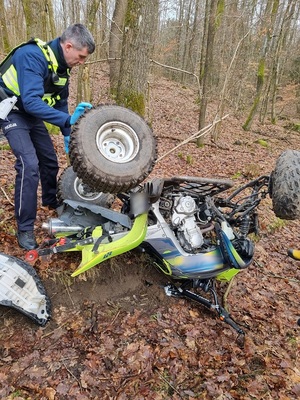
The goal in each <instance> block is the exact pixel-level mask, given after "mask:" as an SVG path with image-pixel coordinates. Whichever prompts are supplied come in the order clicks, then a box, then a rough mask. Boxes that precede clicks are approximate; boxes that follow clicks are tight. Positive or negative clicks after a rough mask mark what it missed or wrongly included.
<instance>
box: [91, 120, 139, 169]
mask: <svg viewBox="0 0 300 400" xmlns="http://www.w3.org/2000/svg"><path fill="white" fill-rule="evenodd" d="M96 141H97V147H98V150H99V151H100V153H101V154H102V155H103V156H104V157H105V158H106V159H107V160H110V161H113V162H116V163H126V162H129V161H131V160H133V159H134V158H135V157H136V155H137V154H138V152H139V148H140V146H139V140H138V137H137V134H136V133H135V132H134V130H133V129H132V128H131V127H130V126H128V125H127V124H123V123H122V122H109V123H107V124H104V125H103V126H102V127H101V128H100V129H99V130H98V133H97V136H96Z"/></svg>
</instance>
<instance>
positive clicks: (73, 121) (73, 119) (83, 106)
mask: <svg viewBox="0 0 300 400" xmlns="http://www.w3.org/2000/svg"><path fill="white" fill-rule="evenodd" d="M92 107H93V106H92V104H90V103H79V104H78V105H77V107H76V108H75V111H74V113H73V114H72V116H71V119H70V124H71V125H74V124H76V122H77V121H78V119H79V118H80V117H81V116H82V115H83V114H84V112H85V109H86V108H92Z"/></svg>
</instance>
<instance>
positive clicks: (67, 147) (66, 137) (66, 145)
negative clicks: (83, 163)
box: [64, 136, 70, 154]
mask: <svg viewBox="0 0 300 400" xmlns="http://www.w3.org/2000/svg"><path fill="white" fill-rule="evenodd" d="M69 143H70V136H64V144H65V152H66V154H69Z"/></svg>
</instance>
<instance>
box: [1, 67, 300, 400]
mask: <svg viewBox="0 0 300 400" xmlns="http://www.w3.org/2000/svg"><path fill="white" fill-rule="evenodd" d="M99 82H100V83H99V98H98V99H97V103H107V102H110V100H109V96H108V95H107V82H108V76H107V74H106V73H105V71H101V73H100V74H99ZM150 87H151V96H150V103H149V109H148V113H147V119H148V120H149V122H150V123H151V126H152V127H153V131H154V134H155V135H156V137H157V140H158V162H157V164H156V166H155V168H154V170H153V172H152V173H151V176H150V177H149V178H151V177H154V176H159V177H163V176H172V175H192V176H201V177H213V178H226V179H227V178H229V179H233V180H234V181H235V182H236V186H238V185H239V184H241V183H245V182H247V181H249V180H251V179H253V178H256V177H258V176H260V175H264V174H269V173H270V172H271V171H272V170H273V168H274V166H275V162H276V159H277V157H278V156H279V155H280V154H281V152H282V151H284V150H285V149H298V148H299V133H297V132H295V131H293V130H291V129H290V127H291V126H292V125H291V124H292V123H294V122H299V120H297V118H299V115H298V116H297V114H296V110H295V106H294V104H295V102H294V92H295V88H294V87H289V88H287V89H285V90H284V91H283V92H282V93H281V96H280V98H279V99H278V105H277V108H278V110H280V116H281V118H280V119H279V121H278V123H277V124H276V125H272V124H267V123H266V124H264V125H261V124H258V123H257V122H256V123H254V124H253V126H252V129H251V131H249V132H245V131H244V130H243V129H242V124H243V123H244V119H245V115H243V116H240V117H239V116H236V115H234V114H231V113H229V115H228V117H226V118H225V119H224V120H223V122H222V125H221V128H220V131H219V136H218V139H217V141H212V140H211V137H210V135H207V136H205V146H204V147H202V148H198V147H197V146H196V145H195V143H194V142H193V141H190V142H189V143H187V144H185V145H183V146H181V147H179V148H178V149H176V150H175V151H173V152H172V153H171V154H169V155H166V156H165V154H166V152H167V151H168V150H170V149H172V148H174V147H175V146H177V145H178V144H180V143H181V142H182V141H183V140H184V139H187V138H188V137H190V136H191V135H192V134H193V133H195V132H197V121H198V112H199V110H198V105H197V104H196V101H195V99H196V92H195V91H194V90H192V89H188V88H186V87H183V86H182V85H180V84H177V83H174V82H170V81H168V80H166V79H163V78H160V79H157V78H155V79H154V78H153V79H152V80H151V82H150ZM74 104H75V100H74V99H73V105H74ZM213 118H214V107H213V106H211V105H210V106H209V110H208V118H207V121H208V122H212V120H213ZM260 139H263V140H264V143H265V144H266V145H262V144H260V143H261V142H260V141H259V140H260ZM53 140H54V143H55V146H56V149H57V153H58V156H59V160H60V166H61V171H62V170H63V169H64V168H65V167H66V165H67V163H66V158H65V155H64V151H63V140H62V136H53ZM0 147H1V150H0V157H1V177H0V182H1V190H0V219H1V222H0V251H1V252H3V253H6V254H10V255H13V256H16V257H19V258H21V259H24V255H25V252H24V251H23V250H21V249H20V248H19V247H18V245H17V241H16V238H15V221H14V216H13V190H14V184H13V182H14V167H13V165H14V156H13V155H12V154H11V151H10V150H9V149H7V146H5V141H4V142H1V143H0ZM53 215H54V214H53V213H50V212H49V211H48V210H47V209H45V208H43V207H41V206H39V209H38V218H37V221H36V233H37V238H38V241H39V242H41V241H42V240H43V239H44V238H45V235H46V234H45V232H43V231H42V229H41V225H42V222H44V221H47V220H48V218H49V217H51V216H53ZM259 219H260V235H259V237H258V238H257V239H256V243H255V248H256V251H255V261H254V262H253V264H252V265H251V266H250V267H248V268H247V269H246V270H244V271H243V272H241V273H240V274H238V275H237V277H236V278H235V280H234V282H233V285H232V287H231V290H230V292H229V295H228V298H227V302H228V304H229V306H230V312H231V314H232V316H233V317H234V319H235V320H236V321H238V322H239V323H241V324H242V326H243V327H245V326H246V328H245V329H246V340H245V346H244V348H241V347H240V346H239V344H238V342H237V340H236V339H237V334H236V332H235V331H233V329H232V328H230V327H229V326H228V325H226V324H224V323H222V322H221V321H219V320H218V319H217V318H215V315H214V314H213V313H212V312H209V311H207V310H205V309H203V308H202V307H201V306H198V305H197V304H195V303H191V302H189V301H187V300H182V299H179V300H178V299H176V298H170V297H167V296H165V294H164V290H163V288H162V285H163V284H164V283H166V282H167V279H166V278H165V277H164V276H162V274H161V273H159V272H157V271H156V269H155V268H154V267H153V265H151V262H150V260H148V259H147V258H145V256H143V255H140V254H137V253H136V252H132V253H130V254H127V255H125V256H119V257H117V258H114V259H112V260H110V261H107V262H106V263H104V264H101V266H99V267H95V268H93V269H92V270H91V271H90V272H88V273H86V274H84V275H81V276H79V277H78V278H71V277H70V274H71V273H72V271H74V270H75V269H76V267H77V266H78V264H79V263H80V255H79V254H74V253H68V254H61V255H59V256H58V255H55V256H53V257H52V258H51V259H50V260H39V261H37V262H36V263H35V265H34V267H35V269H36V270H37V272H38V274H39V276H40V278H41V280H42V282H43V283H44V285H45V288H46V290H47V293H48V295H49V297H50V298H51V302H52V318H51V320H50V322H49V323H48V324H47V325H46V326H45V327H43V328H42V327H39V326H37V325H35V324H34V323H33V322H31V320H29V319H28V318H27V317H25V316H23V315H22V314H20V313H18V312H17V311H15V310H13V309H11V308H7V307H3V306H0V326H1V328H0V398H1V399H2V400H8V399H17V400H21V399H27V400H29V399H31V400H33V399H38V400H42V399H45V400H46V399H49V400H63V399H68V400H70V399H74V400H86V399H99V400H135V399H136V400H142V399H145V400H165V399H172V400H179V399H187V400H194V399H208V400H210V399H218V400H223V399H228V400H229V399H241V400H250V399H267V400H271V399H272V400H276V399H278V400H293V399H297V398H299V396H300V364H299V332H300V328H299V327H298V326H297V320H298V318H299V317H300V309H299V298H300V297H299V294H300V286H299V282H300V268H299V267H300V264H299V262H297V261H295V260H292V259H291V258H289V257H288V256H287V249H288V248H290V247H298V246H300V243H299V233H300V227H299V224H298V222H297V221H282V220H280V219H278V218H276V216H275V215H274V213H273V211H272V201H271V199H270V198H266V199H265V200H264V201H263V202H262V203H261V205H260V206H259ZM219 290H220V293H224V290H225V288H224V287H223V286H222V285H220V287H219Z"/></svg>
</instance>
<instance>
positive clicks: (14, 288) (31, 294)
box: [0, 253, 51, 326]
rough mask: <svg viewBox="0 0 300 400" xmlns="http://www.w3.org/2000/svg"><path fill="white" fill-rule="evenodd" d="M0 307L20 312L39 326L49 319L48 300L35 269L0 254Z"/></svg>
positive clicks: (49, 304)
mask: <svg viewBox="0 0 300 400" xmlns="http://www.w3.org/2000/svg"><path fill="white" fill-rule="evenodd" d="M0 305H3V306H7V307H12V308H14V309H16V310H18V311H20V312H21V313H23V314H24V315H26V316H27V317H29V318H31V319H32V320H33V321H34V322H35V323H37V324H38V325H41V326H45V325H46V323H47V322H48V321H49V319H50V314H51V302H50V298H49V297H48V296H47V294H46V290H45V288H44V286H43V284H42V282H41V280H40V278H39V276H38V275H37V273H36V271H35V269H34V268H33V267H32V266H31V265H29V264H27V263H26V262H24V261H22V260H20V259H19V258H16V257H13V256H8V255H6V254H4V253H0Z"/></svg>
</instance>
